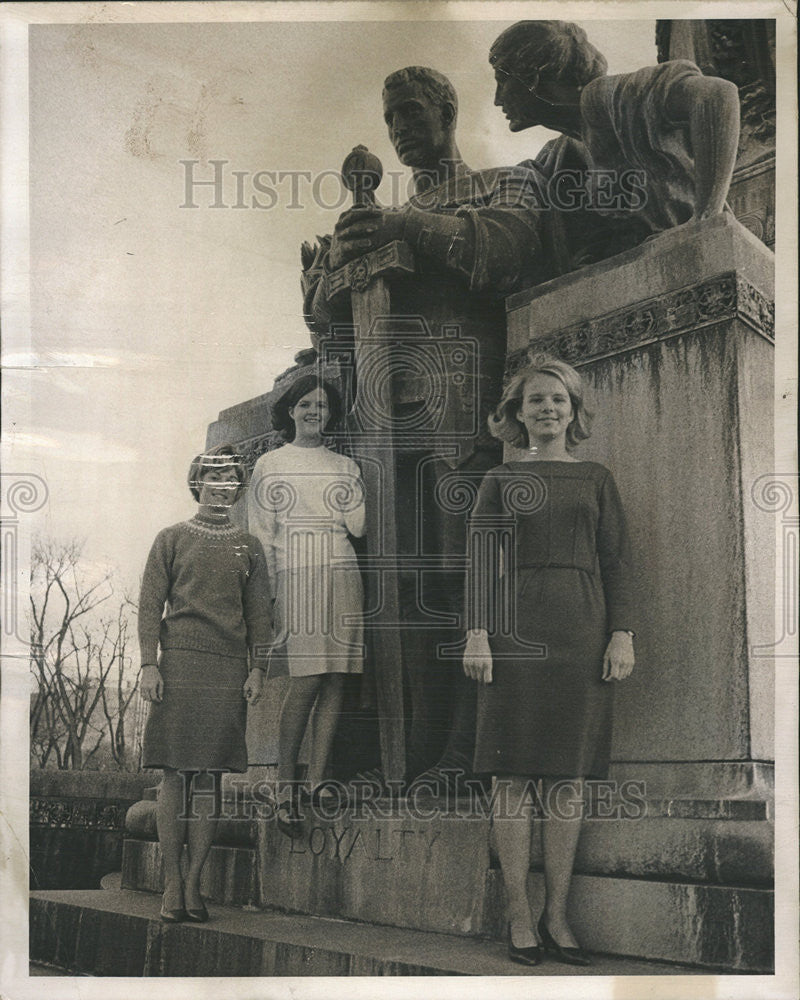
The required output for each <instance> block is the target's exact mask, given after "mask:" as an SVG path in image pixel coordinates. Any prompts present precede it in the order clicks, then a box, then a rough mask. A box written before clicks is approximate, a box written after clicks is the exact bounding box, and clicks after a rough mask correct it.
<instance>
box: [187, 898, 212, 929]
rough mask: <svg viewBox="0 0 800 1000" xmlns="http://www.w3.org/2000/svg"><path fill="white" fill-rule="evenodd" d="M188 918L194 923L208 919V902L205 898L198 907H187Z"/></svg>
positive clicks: (202, 922) (201, 922)
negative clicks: (205, 901) (206, 902)
mask: <svg viewBox="0 0 800 1000" xmlns="http://www.w3.org/2000/svg"><path fill="white" fill-rule="evenodd" d="M186 919H187V920H190V921H191V922H192V923H194V924H204V923H205V922H206V921H207V920H208V910H207V909H206V904H205V903H204V902H203V900H202V899H201V900H200V906H199V907H197V909H194V908H192V909H190V908H189V907H188V906H187V907H186Z"/></svg>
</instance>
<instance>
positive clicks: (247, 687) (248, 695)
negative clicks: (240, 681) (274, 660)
mask: <svg viewBox="0 0 800 1000" xmlns="http://www.w3.org/2000/svg"><path fill="white" fill-rule="evenodd" d="M263 683H264V671H263V670H259V669H258V667H253V669H252V670H251V671H250V673H249V674H248V675H247V680H246V681H245V682H244V688H243V691H244V697H245V701H246V702H247V704H248V705H255V703H256V702H257V701H258V699H259V698H260V697H261V686H262V684H263Z"/></svg>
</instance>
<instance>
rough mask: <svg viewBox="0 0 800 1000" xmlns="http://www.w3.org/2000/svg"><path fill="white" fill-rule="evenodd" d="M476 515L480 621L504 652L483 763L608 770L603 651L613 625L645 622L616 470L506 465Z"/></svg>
mask: <svg viewBox="0 0 800 1000" xmlns="http://www.w3.org/2000/svg"><path fill="white" fill-rule="evenodd" d="M470 525H471V526H470V531H471V539H472V542H471V547H472V552H473V559H472V583H471V594H472V601H471V604H472V612H471V621H470V624H471V625H472V627H481V628H487V629H488V631H489V643H490V646H491V650H492V661H493V680H492V682H491V683H490V684H481V685H479V702H478V726H477V740H476V750H475V770H476V771H479V772H489V773H492V774H495V775H498V774H522V775H532V776H536V777H559V776H562V777H588V776H591V777H601V778H602V777H605V776H606V774H607V770H608V761H609V755H610V749H611V725H612V710H613V698H614V685H613V684H612V683H609V682H605V681H603V680H602V664H603V654H604V652H605V648H606V646H607V644H608V640H609V637H610V633H611V632H612V631H614V630H617V629H627V630H633V629H634V628H635V626H634V625H633V624H632V623H633V621H634V614H633V601H632V586H631V574H630V556H629V544H628V537H627V532H626V528H625V516H624V512H623V509H622V504H621V502H620V498H619V494H618V492H617V488H616V485H615V483H614V480H613V477H612V475H611V473H610V472H609V471H608V469H606V468H605V467H604V466H602V465H599V464H597V463H595V462H554V461H536V462H508V463H506V464H504V465H501V466H497V467H496V468H494V469H492V470H490V471H489V472H488V473H487V474H486V476H485V478H484V480H483V483H482V484H481V488H480V491H479V496H478V500H477V503H476V506H475V508H474V510H473V513H472V516H471V522H470ZM503 537H505V538H506V539H507V543H506V544H505V546H504V545H503V543H502V538H503ZM501 550H503V552H502V555H499V554H498V553H499V552H500V551H501ZM479 552H480V553H482V555H480V556H479V555H478V553H479Z"/></svg>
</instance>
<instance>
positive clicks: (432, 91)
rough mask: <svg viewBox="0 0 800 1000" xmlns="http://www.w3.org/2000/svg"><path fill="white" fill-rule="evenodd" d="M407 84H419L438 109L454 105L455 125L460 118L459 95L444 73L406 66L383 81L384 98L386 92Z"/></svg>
mask: <svg viewBox="0 0 800 1000" xmlns="http://www.w3.org/2000/svg"><path fill="white" fill-rule="evenodd" d="M407 83H416V84H419V88H420V90H421V91H422V93H423V94H424V95H425V97H427V98H428V100H429V101H430V102H431V104H433V105H435V106H436V107H437V108H443V107H444V105H445V104H452V105H453V125H455V123H456V117H457V116H458V95H457V94H456V90H455V87H454V86H453V84H452V83H450V81H449V80H448V79H447V77H446V76H445V75H444V73H440V72H439V71H438V70H435V69H430V68H429V67H428V66H406V67H405V68H404V69H398V70H396V71H395V72H394V73H390V74H389V75H388V76H387V77H386V79H385V80H384V81H383V96H384V99H385V98H386V91H387V90H392V89H394V88H395V87H402V86H403V85H404V84H407Z"/></svg>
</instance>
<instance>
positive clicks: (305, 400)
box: [289, 388, 331, 440]
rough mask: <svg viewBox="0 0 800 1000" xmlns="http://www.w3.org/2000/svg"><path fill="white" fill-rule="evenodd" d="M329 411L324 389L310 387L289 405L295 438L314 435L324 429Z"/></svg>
mask: <svg viewBox="0 0 800 1000" xmlns="http://www.w3.org/2000/svg"><path fill="white" fill-rule="evenodd" d="M330 415H331V411H330V406H329V405H328V397H327V396H326V395H325V390H324V389H321V388H320V389H312V390H311V392H307V393H306V394H305V396H301V397H300V399H298V401H297V402H296V403H295V404H294V406H290V407H289V416H290V417H291V418H292V420H293V421H294V429H295V440H296V439H297V438H298V437H301V438H302V437H316V436H318V435H320V434H322V432H323V431H324V430H325V425H326V424H327V423H328V420H329V419H330Z"/></svg>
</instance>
